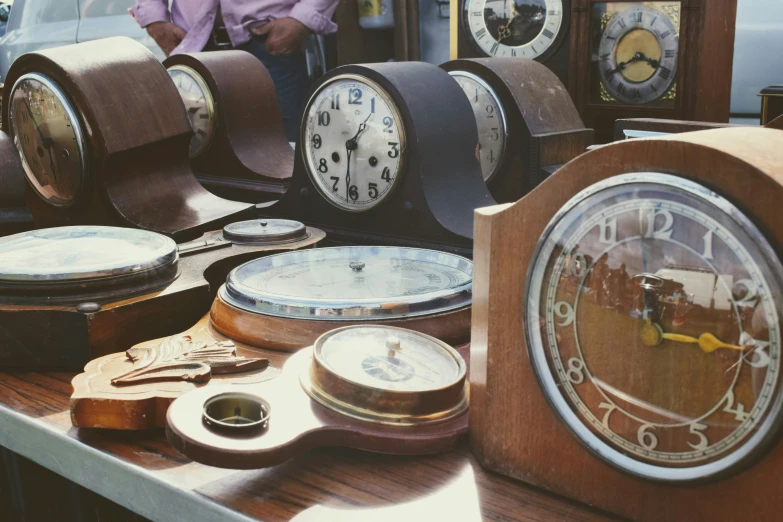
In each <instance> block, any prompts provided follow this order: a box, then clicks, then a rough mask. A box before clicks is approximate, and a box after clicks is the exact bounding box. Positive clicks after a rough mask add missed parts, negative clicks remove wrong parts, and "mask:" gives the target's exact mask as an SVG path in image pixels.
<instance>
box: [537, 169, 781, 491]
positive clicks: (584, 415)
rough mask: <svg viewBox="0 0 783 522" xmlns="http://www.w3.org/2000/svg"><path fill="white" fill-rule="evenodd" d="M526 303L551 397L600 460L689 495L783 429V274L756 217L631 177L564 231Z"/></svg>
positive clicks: (600, 193) (681, 182) (593, 196)
mask: <svg viewBox="0 0 783 522" xmlns="http://www.w3.org/2000/svg"><path fill="white" fill-rule="evenodd" d="M532 259H533V262H532V263H531V265H530V267H529V272H528V282H527V294H526V297H525V302H526V304H527V309H526V312H525V314H526V315H525V322H526V325H527V328H526V333H527V337H528V341H527V342H528V350H529V353H530V358H531V362H532V364H533V367H534V370H535V372H536V375H537V377H538V379H539V383H540V385H541V389H542V390H543V392H544V394H545V396H546V397H547V399H548V400H549V402H550V404H551V405H552V406H553V408H554V409H555V411H556V412H557V414H558V415H559V416H560V417H561V419H562V420H563V421H564V422H565V424H566V425H567V426H568V427H569V428H570V429H571V431H572V432H573V433H574V434H575V435H576V436H577V437H578V438H579V439H580V440H581V442H582V443H584V444H585V445H586V446H587V447H588V448H590V449H591V450H592V451H593V452H594V453H595V454H596V455H598V456H600V457H601V458H602V459H603V460H605V461H606V462H608V463H610V464H612V465H613V466H616V467H617V468H620V469H621V470H623V471H625V472H628V473H631V474H633V475H636V476H639V477H643V478H646V479H651V480H657V481H665V482H670V483H684V482H692V481H697V480H704V479H705V478H713V477H718V476H723V475H725V474H726V473H728V472H732V471H736V470H737V469H741V468H743V467H744V466H746V465H747V464H748V463H749V461H751V460H752V459H754V458H755V457H757V456H758V455H760V453H761V452H762V451H764V450H765V449H766V448H767V447H768V446H769V443H770V442H771V441H774V440H776V437H778V435H779V429H780V427H781V424H782V423H783V391H782V390H781V387H782V386H783V379H781V332H780V322H779V314H780V311H781V310H783V302H782V301H781V290H783V283H782V282H781V275H783V266H781V263H780V260H779V259H778V257H777V256H776V254H775V252H774V250H773V249H772V247H771V246H770V244H769V243H768V242H767V241H766V239H765V238H764V235H763V234H762V233H761V231H760V230H759V229H757V228H756V226H755V225H754V224H753V222H752V221H751V220H750V219H748V218H747V217H745V215H744V214H743V212H742V211H741V210H739V209H738V208H737V207H735V206H734V205H732V204H731V203H730V202H728V201H727V200H726V199H724V198H722V197H720V196H718V195H717V194H715V193H714V192H712V191H710V190H709V189H707V188H705V187H703V186H701V185H698V184H696V183H693V182H690V181H687V180H685V179H683V178H680V177H675V176H672V175H669V174H660V173H643V172H642V173H633V174H623V175H618V176H614V177H611V178H608V179H606V180H604V181H602V182H598V183H597V184H595V185H593V186H591V187H589V188H587V189H586V190H584V191H583V192H581V193H579V194H577V195H576V196H575V197H574V198H573V199H572V200H571V201H570V202H568V203H567V204H566V205H565V206H564V207H563V208H562V209H561V211H560V212H559V213H558V214H557V215H556V216H555V217H554V218H553V219H552V221H551V222H550V224H549V227H548V228H547V230H546V231H545V232H544V234H543V235H542V236H541V238H540V240H539V244H538V247H537V251H536V252H535V253H534V255H533V257H532Z"/></svg>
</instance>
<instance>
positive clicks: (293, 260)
mask: <svg viewBox="0 0 783 522" xmlns="http://www.w3.org/2000/svg"><path fill="white" fill-rule="evenodd" d="M472 274H473V264H472V263H471V262H470V261H469V260H468V259H465V258H464V257H460V256H455V255H452V254H446V253H443V252H436V251H433V250H423V249H418V248H402V247H399V248H398V247H333V248H319V249H312V250H302V251H297V252H287V253H284V254H277V255H273V256H268V257H265V258H261V259H257V260H254V261H250V262H248V263H245V264H244V265H240V266H239V267H237V268H235V269H234V270H233V271H232V272H231V273H230V274H229V275H228V278H227V280H226V284H225V285H224V286H223V287H222V288H221V290H220V292H221V297H222V298H223V299H224V300H225V301H226V302H228V303H229V304H232V305H234V306H236V307H239V308H242V309H245V310H248V311H251V312H255V313H262V314H268V315H274V316H279V317H292V318H306V319H315V320H338V321H339V320H348V319H350V320H365V319H366V320H378V319H395V318H403V317H413V316H420V315H427V314H433V313H438V312H445V311H449V310H455V309H458V308H464V307H467V306H470V303H471V288H472V286H471V285H472Z"/></svg>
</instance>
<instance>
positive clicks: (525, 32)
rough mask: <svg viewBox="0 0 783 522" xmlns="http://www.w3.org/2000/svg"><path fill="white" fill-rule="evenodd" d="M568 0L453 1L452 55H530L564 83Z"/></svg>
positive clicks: (460, 56) (567, 55)
mask: <svg viewBox="0 0 783 522" xmlns="http://www.w3.org/2000/svg"><path fill="white" fill-rule="evenodd" d="M572 1H573V0H500V1H498V0H495V1H488V0H457V1H456V2H452V13H451V19H452V22H451V23H452V25H451V58H452V59H455V58H481V57H488V56H494V57H498V58H529V59H533V60H538V61H540V62H542V63H543V64H545V65H546V66H547V67H549V68H550V69H551V70H552V71H553V72H554V73H555V74H556V75H557V76H558V78H560V80H561V81H562V82H563V83H567V82H568V73H569V71H568V68H569V54H570V48H569V44H570V41H569V40H570V39H569V35H570V23H569V22H570V18H571V3H572ZM455 9H456V12H454V10H455Z"/></svg>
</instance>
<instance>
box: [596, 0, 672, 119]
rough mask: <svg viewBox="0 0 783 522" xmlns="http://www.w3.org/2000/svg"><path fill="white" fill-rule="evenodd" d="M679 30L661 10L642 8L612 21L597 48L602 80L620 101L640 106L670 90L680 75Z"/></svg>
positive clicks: (633, 9)
mask: <svg viewBox="0 0 783 522" xmlns="http://www.w3.org/2000/svg"><path fill="white" fill-rule="evenodd" d="M678 50H679V39H678V35H677V28H676V27H674V24H672V21H671V20H670V19H669V17H668V16H666V15H665V14H664V13H662V12H661V11H658V10H657V9H652V8H650V7H645V6H640V7H633V8H630V9H626V10H625V11H622V12H620V13H618V14H617V15H615V16H614V18H612V20H611V22H609V24H608V25H607V26H606V29H605V30H604V32H603V34H602V35H601V42H600V44H599V48H598V57H597V59H598V60H600V67H599V70H600V72H601V81H602V82H603V84H604V87H606V90H607V91H609V93H610V94H611V95H612V96H613V97H615V98H616V99H617V100H619V101H621V102H624V103H631V104H634V105H640V104H644V103H649V102H651V101H654V100H657V99H658V98H660V97H661V96H663V95H664V94H666V92H667V91H668V90H669V88H670V87H671V86H672V84H673V83H674V79H675V76H676V74H677V53H678Z"/></svg>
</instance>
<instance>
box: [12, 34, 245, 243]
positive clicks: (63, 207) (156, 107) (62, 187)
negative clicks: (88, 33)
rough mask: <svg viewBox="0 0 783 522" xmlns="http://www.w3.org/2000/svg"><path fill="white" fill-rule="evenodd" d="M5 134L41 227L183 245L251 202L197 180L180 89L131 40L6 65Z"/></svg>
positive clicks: (74, 48) (65, 50)
mask: <svg viewBox="0 0 783 522" xmlns="http://www.w3.org/2000/svg"><path fill="white" fill-rule="evenodd" d="M3 94H4V95H3V130H5V131H6V133H8V135H9V136H10V137H11V139H12V140H13V141H14V144H15V145H16V147H17V149H18V150H19V154H20V156H21V158H22V163H23V166H24V170H25V173H26V177H27V181H28V189H27V204H28V207H29V208H30V210H31V212H32V214H33V220H34V225H35V227H36V228H43V227H48V226H60V225H87V224H89V225H118V226H130V227H134V228H143V229H147V230H152V231H155V232H160V233H162V234H166V235H168V236H171V237H173V238H174V239H175V240H177V241H184V240H189V239H193V238H195V237H198V236H199V235H201V234H202V233H204V232H206V231H208V230H213V229H216V228H220V227H221V226H223V225H224V224H226V223H229V222H231V221H238V220H240V219H242V218H248V217H253V207H252V205H248V204H245V203H238V202H234V201H228V200H224V199H221V198H218V197H216V196H214V195H212V194H210V193H209V192H208V191H206V190H205V189H204V188H203V187H202V186H201V185H199V183H198V181H196V179H195V177H194V176H193V173H192V171H191V170H190V166H189V160H188V145H189V143H190V139H191V136H192V134H193V132H192V131H191V128H190V124H189V123H188V118H187V115H186V113H185V110H184V108H183V104H182V102H181V100H180V97H179V94H178V93H177V89H176V87H175V86H174V84H173V83H172V81H171V80H170V78H169V77H168V75H167V74H166V70H165V69H164V68H163V67H162V66H161V65H160V62H158V61H157V60H156V59H155V57H154V56H152V54H151V53H150V52H149V51H148V50H146V49H145V48H144V47H143V46H141V45H140V44H138V43H136V42H134V41H133V40H130V39H129V38H110V39H105V40H100V41H95V42H86V43H82V44H78V45H71V46H65V47H59V48H55V49H47V50H43V51H40V52H35V53H29V54H26V55H24V56H23V57H21V58H20V59H19V60H17V61H16V62H14V64H13V66H12V67H11V69H10V70H9V71H8V76H7V77H6V82H5V91H4V93H3Z"/></svg>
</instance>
